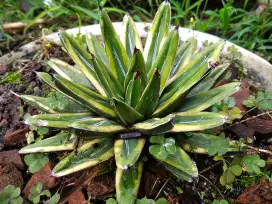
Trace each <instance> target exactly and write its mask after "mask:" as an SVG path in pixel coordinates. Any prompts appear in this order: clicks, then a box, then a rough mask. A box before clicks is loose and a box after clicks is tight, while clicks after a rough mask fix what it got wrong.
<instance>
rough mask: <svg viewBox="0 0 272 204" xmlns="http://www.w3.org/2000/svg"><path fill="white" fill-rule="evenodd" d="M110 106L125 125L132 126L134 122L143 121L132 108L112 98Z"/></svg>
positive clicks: (141, 116)
mask: <svg viewBox="0 0 272 204" xmlns="http://www.w3.org/2000/svg"><path fill="white" fill-rule="evenodd" d="M112 106H113V107H114V109H115V112H116V113H117V115H118V116H119V118H120V120H121V121H122V122H123V123H124V124H125V125H132V124H134V123H135V122H137V121H140V120H143V119H144V116H143V115H141V114H140V113H138V112H137V111H136V110H135V109H134V108H132V107H130V106H129V105H127V104H126V103H125V102H123V101H120V100H118V99H116V98H112Z"/></svg>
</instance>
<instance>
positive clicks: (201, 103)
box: [178, 82, 240, 112]
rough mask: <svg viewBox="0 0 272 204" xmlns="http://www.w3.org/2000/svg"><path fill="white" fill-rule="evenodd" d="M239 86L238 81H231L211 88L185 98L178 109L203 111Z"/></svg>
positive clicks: (232, 92) (236, 89)
mask: <svg viewBox="0 0 272 204" xmlns="http://www.w3.org/2000/svg"><path fill="white" fill-rule="evenodd" d="M239 88H240V83H237V82H232V83H229V84H226V85H223V86H219V87H217V88H214V89H211V90H209V91H205V92H202V93H199V94H197V95H194V96H192V97H189V98H186V100H185V101H184V102H183V103H182V104H181V105H180V106H179V108H178V110H179V111H182V112H184V111H190V112H198V111H203V110H205V109H207V108H209V107H210V106H212V105H213V104H215V103H217V102H219V101H221V100H223V99H224V98H226V97H228V96H231V95H232V94H234V93H235V92H237V91H238V90H239Z"/></svg>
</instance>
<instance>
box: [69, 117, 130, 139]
mask: <svg viewBox="0 0 272 204" xmlns="http://www.w3.org/2000/svg"><path fill="white" fill-rule="evenodd" d="M70 127H72V128H74V129H79V130H87V131H88V132H89V133H90V134H94V135H97V136H112V135H114V134H116V133H120V132H124V131H125V130H126V128H125V127H123V126H122V125H120V124H119V123H118V122H115V121H112V120H108V119H107V118H87V119H82V120H79V121H76V122H73V123H72V124H71V125H70Z"/></svg>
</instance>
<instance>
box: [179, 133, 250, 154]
mask: <svg viewBox="0 0 272 204" xmlns="http://www.w3.org/2000/svg"><path fill="white" fill-rule="evenodd" d="M175 139H176V140H177V141H178V142H179V143H180V144H181V146H182V148H183V149H184V150H185V151H188V152H195V153H199V154H207V153H208V149H209V147H210V145H211V144H213V143H217V141H218V140H219V138H218V136H214V135H209V134H204V133H192V135H191V136H189V137H188V136H185V135H176V137H175ZM244 150H246V149H245V148H241V147H240V144H239V142H236V141H233V140H232V141H230V145H229V148H228V152H240V151H244Z"/></svg>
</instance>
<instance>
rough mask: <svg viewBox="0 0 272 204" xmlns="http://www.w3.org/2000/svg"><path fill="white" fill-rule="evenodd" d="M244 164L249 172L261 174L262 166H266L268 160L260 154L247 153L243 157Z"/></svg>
mask: <svg viewBox="0 0 272 204" xmlns="http://www.w3.org/2000/svg"><path fill="white" fill-rule="evenodd" d="M243 164H244V165H245V166H246V171H247V172H249V173H253V172H255V173H256V174H260V173H261V170H260V168H261V167H264V166H265V164H266V162H265V161H264V160H263V159H261V158H260V156H259V155H258V154H253V155H246V156H244V158H243Z"/></svg>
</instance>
